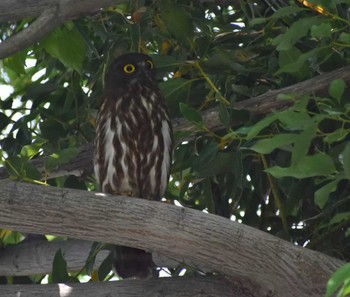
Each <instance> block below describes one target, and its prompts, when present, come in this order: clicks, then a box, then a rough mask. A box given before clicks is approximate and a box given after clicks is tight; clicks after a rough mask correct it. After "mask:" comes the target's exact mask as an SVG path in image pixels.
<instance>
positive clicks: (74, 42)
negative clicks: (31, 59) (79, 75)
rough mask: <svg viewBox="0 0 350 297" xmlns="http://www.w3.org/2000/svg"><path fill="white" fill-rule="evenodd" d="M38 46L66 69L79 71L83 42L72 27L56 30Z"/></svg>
mask: <svg viewBox="0 0 350 297" xmlns="http://www.w3.org/2000/svg"><path fill="white" fill-rule="evenodd" d="M40 44H41V45H42V46H43V48H44V49H45V50H46V51H47V52H48V53H49V54H50V55H51V56H53V57H55V58H57V59H59V60H60V61H61V62H62V63H63V64H64V65H65V66H66V67H67V68H72V69H74V70H76V71H78V72H80V71H81V67H82V64H83V60H84V55H85V42H84V39H83V37H82V36H81V35H80V33H79V31H78V30H77V29H76V28H75V27H74V26H71V27H68V26H62V27H60V28H58V29H56V30H55V31H54V32H52V33H51V34H50V35H49V36H48V37H46V38H45V39H44V40H42V41H41V43H40Z"/></svg>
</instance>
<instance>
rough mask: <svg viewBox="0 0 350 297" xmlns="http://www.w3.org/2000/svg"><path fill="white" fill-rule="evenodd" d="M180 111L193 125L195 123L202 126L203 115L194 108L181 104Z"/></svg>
mask: <svg viewBox="0 0 350 297" xmlns="http://www.w3.org/2000/svg"><path fill="white" fill-rule="evenodd" d="M180 110H181V113H182V115H183V116H184V117H185V118H186V119H187V120H189V121H190V122H191V123H194V124H196V125H202V124H203V119H202V116H201V114H200V113H199V112H198V111H197V110H195V109H194V108H192V107H190V106H188V105H187V104H185V103H180Z"/></svg>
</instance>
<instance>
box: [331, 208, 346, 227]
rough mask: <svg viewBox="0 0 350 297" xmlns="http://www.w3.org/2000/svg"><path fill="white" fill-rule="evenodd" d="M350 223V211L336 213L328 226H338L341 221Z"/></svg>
mask: <svg viewBox="0 0 350 297" xmlns="http://www.w3.org/2000/svg"><path fill="white" fill-rule="evenodd" d="M345 220H346V221H350V211H347V212H341V213H337V214H336V215H335V216H334V217H333V218H332V219H331V220H330V221H329V225H334V224H339V223H341V222H342V221H345Z"/></svg>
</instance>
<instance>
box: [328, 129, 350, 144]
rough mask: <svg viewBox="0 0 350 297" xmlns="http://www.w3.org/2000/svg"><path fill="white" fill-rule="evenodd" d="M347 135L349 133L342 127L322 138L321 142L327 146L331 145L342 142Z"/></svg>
mask: <svg viewBox="0 0 350 297" xmlns="http://www.w3.org/2000/svg"><path fill="white" fill-rule="evenodd" d="M348 133H349V131H348V130H346V129H344V128H343V127H342V128H339V129H337V130H335V131H334V132H332V133H330V134H328V135H327V136H326V137H324V138H323V140H324V141H325V142H327V143H328V144H332V143H333V142H337V141H341V140H343V139H344V138H345V137H346V136H347V135H348Z"/></svg>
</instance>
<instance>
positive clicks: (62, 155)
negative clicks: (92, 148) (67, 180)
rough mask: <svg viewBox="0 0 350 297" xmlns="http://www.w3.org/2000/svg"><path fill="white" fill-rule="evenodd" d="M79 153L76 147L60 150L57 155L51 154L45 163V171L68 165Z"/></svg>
mask: <svg viewBox="0 0 350 297" xmlns="http://www.w3.org/2000/svg"><path fill="white" fill-rule="evenodd" d="M78 152H79V149H78V148H76V147H72V148H67V149H63V150H60V151H59V152H58V153H55V154H52V155H51V156H50V157H49V158H48V159H47V160H46V162H45V169H46V170H47V171H51V170H53V169H54V168H56V167H57V166H59V165H61V164H65V163H68V162H69V161H70V160H71V159H72V158H74V157H75V156H76V155H77V154H78Z"/></svg>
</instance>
